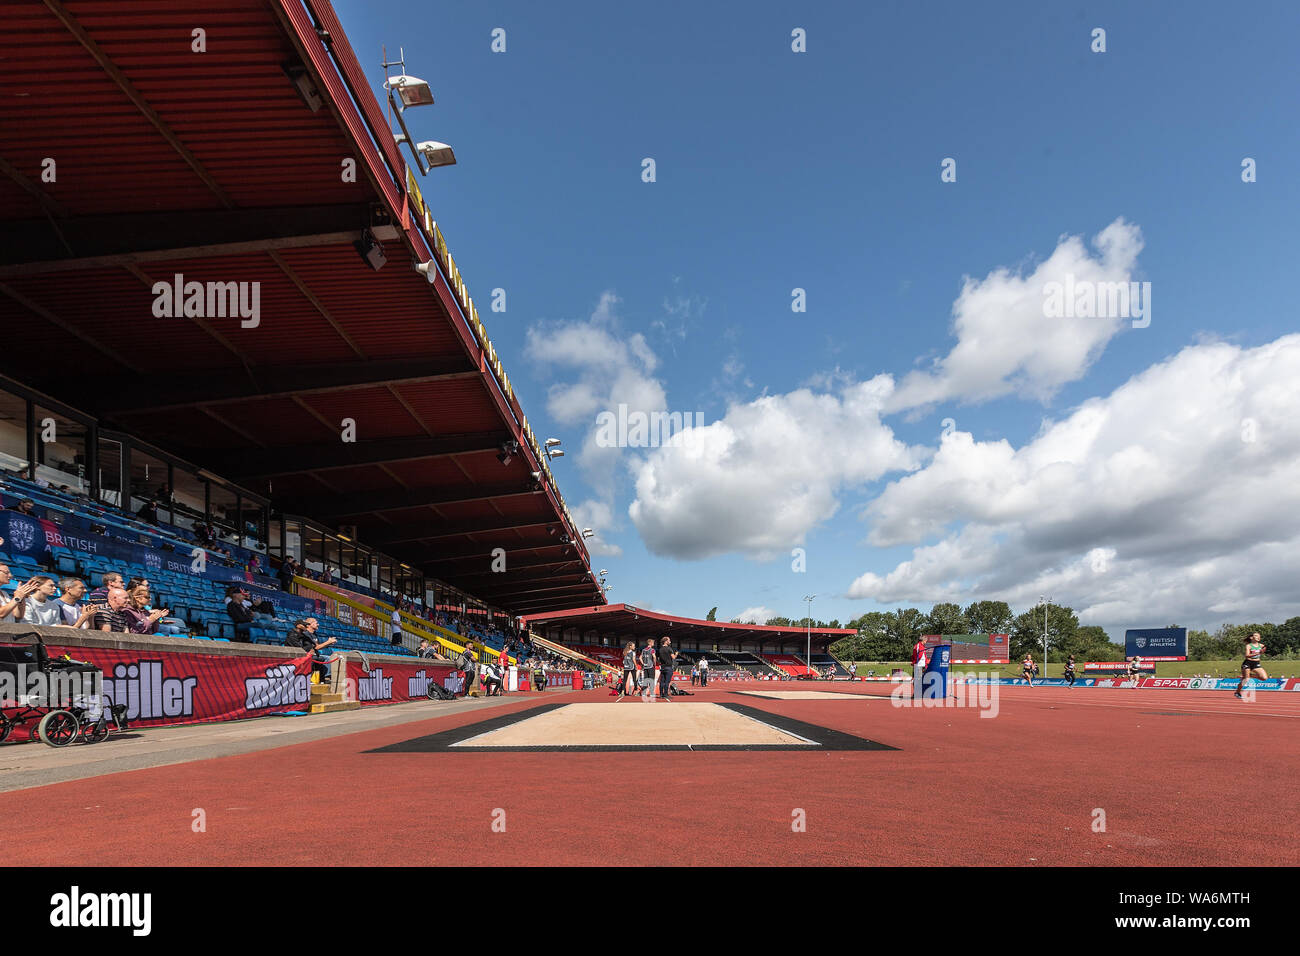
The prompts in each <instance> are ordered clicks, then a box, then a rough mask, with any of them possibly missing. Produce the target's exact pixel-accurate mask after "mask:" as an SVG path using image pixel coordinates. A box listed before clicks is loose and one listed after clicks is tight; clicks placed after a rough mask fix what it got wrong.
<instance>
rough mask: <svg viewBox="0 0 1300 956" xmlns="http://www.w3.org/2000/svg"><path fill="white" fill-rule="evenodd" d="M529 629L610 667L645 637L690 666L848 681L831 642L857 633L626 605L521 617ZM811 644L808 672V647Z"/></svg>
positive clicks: (618, 663) (849, 630) (618, 665)
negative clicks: (665, 644)
mask: <svg viewBox="0 0 1300 956" xmlns="http://www.w3.org/2000/svg"><path fill="white" fill-rule="evenodd" d="M524 621H525V623H526V624H527V626H528V628H529V629H530V630H531V631H534V632H535V633H537V634H539V635H542V636H544V637H546V638H548V639H549V640H551V641H553V642H554V643H556V644H558V645H561V646H567V647H571V648H573V649H575V650H578V651H580V652H581V653H583V654H585V655H587V656H588V657H592V658H596V659H598V660H600V661H601V662H603V663H607V664H609V665H611V666H613V667H620V666H621V665H622V648H623V645H624V644H625V643H626V642H627V641H636V642H637V646H638V647H639V646H641V645H642V644H644V643H645V639H646V638H647V637H654V638H659V637H664V636H666V637H670V638H672V645H673V647H674V648H675V649H676V650H677V651H678V656H679V659H682V660H685V661H689V662H691V663H694V662H696V661H698V660H699V659H701V658H707V659H708V661H709V666H710V668H722V669H727V670H736V671H749V672H750V673H753V674H760V675H766V674H778V675H785V676H789V677H800V678H806V677H814V676H819V675H824V674H826V672H827V671H828V670H830V671H832V674H833V676H840V677H847V676H848V671H847V670H846V669H845V668H844V667H843V665H841V664H840V663H839V661H837V660H836V659H835V658H834V657H832V656H831V654H830V651H829V647H830V645H831V644H832V643H834V642H835V641H838V640H841V639H843V638H844V637H847V636H850V635H852V634H855V633H856V632H855V631H853V630H851V629H843V628H813V629H812V630H811V631H809V630H808V629H806V628H801V627H776V626H767V625H763V624H734V623H728V622H725V621H701V620H697V619H694V618H687V617H673V616H672V615H669V614H664V613H662V612H659V611H647V610H645V609H643V608H637V607H633V606H632V605H630V604H610V605H605V606H600V607H585V608H573V609H570V610H566V611H552V612H549V613H545V614H529V615H525V616H524ZM809 642H811V646H812V665H813V666H812V668H809V666H808V664H809V661H808V650H807V645H808V643H809Z"/></svg>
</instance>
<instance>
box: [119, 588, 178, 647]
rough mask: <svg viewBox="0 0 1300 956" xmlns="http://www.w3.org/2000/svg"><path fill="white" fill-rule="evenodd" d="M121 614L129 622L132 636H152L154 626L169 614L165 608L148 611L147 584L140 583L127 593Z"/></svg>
mask: <svg viewBox="0 0 1300 956" xmlns="http://www.w3.org/2000/svg"><path fill="white" fill-rule="evenodd" d="M122 613H123V614H124V615H125V616H126V617H127V618H129V619H130V621H131V623H130V626H129V628H128V629H129V630H130V631H131V633H132V634H153V633H154V631H155V625H156V624H157V623H158V622H159V621H160V620H161V619H162V618H164V617H166V616H167V615H168V614H169V613H171V612H170V611H169V610H168V609H167V608H160V609H158V610H150V609H149V584H148V583H147V582H143V581H142V582H139V583H136V584H135V585H134V586H133V587H131V588H130V590H128V591H127V595H126V604H125V606H124V607H123V608H122Z"/></svg>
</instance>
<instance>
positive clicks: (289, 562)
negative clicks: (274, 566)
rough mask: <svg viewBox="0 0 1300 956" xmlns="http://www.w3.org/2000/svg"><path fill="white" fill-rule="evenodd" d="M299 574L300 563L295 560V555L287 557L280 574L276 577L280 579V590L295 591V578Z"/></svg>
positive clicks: (281, 566) (282, 562)
mask: <svg viewBox="0 0 1300 956" xmlns="http://www.w3.org/2000/svg"><path fill="white" fill-rule="evenodd" d="M298 573H299V571H298V562H297V561H295V560H294V559H293V555H288V556H286V557H285V559H284V560H283V561H281V562H280V572H279V574H277V575H276V576H277V577H278V578H279V579H280V590H281V591H291V590H293V576H294V575H295V574H298Z"/></svg>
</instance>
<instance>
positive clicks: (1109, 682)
mask: <svg viewBox="0 0 1300 956" xmlns="http://www.w3.org/2000/svg"><path fill="white" fill-rule="evenodd" d="M866 679H867V680H870V679H871V678H866ZM877 679H878V678H877ZM956 680H958V681H961V682H962V683H967V684H1004V685H1007V686H1019V687H1026V686H1028V684H1029V681H1027V680H1025V679H1024V678H1023V677H992V678H990V677H966V678H962V677H958V678H956ZM1237 684H1238V678H1236V677H1143V678H1141V679H1139V681H1138V683H1137V685H1136V686H1137V687H1140V688H1148V689H1150V688H1156V689H1164V690H1228V691H1235V690H1236V689H1237ZM1034 686H1035V687H1065V686H1068V682H1067V681H1066V680H1065V678H1063V677H1041V678H1039V679H1038V680H1036V681H1034ZM1074 686H1075V687H1109V688H1127V689H1128V690H1132V689H1133V688H1134V683H1133V681H1132V680H1131V679H1129V678H1126V677H1100V678H1098V677H1084V678H1081V679H1079V680H1076V681H1075V682H1074ZM1246 686H1247V687H1248V688H1253V689H1254V690H1279V691H1300V677H1289V678H1287V677H1273V678H1269V679H1268V680H1255V679H1253V678H1252V679H1251V680H1249V681H1248V682H1247V683H1246Z"/></svg>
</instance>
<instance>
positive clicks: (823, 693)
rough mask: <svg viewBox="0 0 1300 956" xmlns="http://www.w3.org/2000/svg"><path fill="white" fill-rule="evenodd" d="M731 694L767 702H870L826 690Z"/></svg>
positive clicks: (859, 697)
mask: <svg viewBox="0 0 1300 956" xmlns="http://www.w3.org/2000/svg"><path fill="white" fill-rule="evenodd" d="M733 693H736V694H745V695H746V696H748V697H766V698H768V699H769V700H871V696H870V695H868V694H854V693H845V694H835V693H832V692H831V691H828V690H738V691H733ZM877 699H878V698H877Z"/></svg>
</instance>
